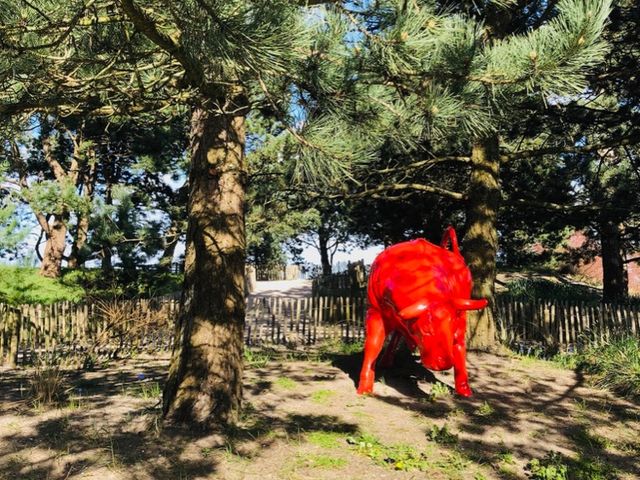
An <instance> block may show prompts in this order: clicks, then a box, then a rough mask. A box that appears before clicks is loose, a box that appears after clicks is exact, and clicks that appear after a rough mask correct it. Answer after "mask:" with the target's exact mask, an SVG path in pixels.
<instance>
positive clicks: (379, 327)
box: [358, 307, 386, 395]
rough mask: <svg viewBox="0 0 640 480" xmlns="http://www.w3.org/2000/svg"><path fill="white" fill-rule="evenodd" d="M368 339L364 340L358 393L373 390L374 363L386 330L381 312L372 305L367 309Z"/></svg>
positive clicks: (366, 326)
mask: <svg viewBox="0 0 640 480" xmlns="http://www.w3.org/2000/svg"><path fill="white" fill-rule="evenodd" d="M365 328H366V330H365V332H366V339H365V342H364V360H363V361H362V370H361V371H360V383H359V384H358V394H359V395H362V394H366V393H372V392H373V380H374V378H375V371H374V369H373V365H374V363H375V361H376V358H378V355H379V354H380V351H381V350H382V345H383V344H384V338H385V336H386V332H385V329H384V322H383V321H382V316H381V315H380V312H379V311H378V310H377V309H375V308H373V307H371V308H369V310H368V311H367V320H366V325H365Z"/></svg>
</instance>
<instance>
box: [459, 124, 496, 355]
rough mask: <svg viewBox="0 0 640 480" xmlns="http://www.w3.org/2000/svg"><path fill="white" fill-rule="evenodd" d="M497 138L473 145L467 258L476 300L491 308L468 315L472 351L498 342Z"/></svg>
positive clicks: (469, 339) (465, 252)
mask: <svg viewBox="0 0 640 480" xmlns="http://www.w3.org/2000/svg"><path fill="white" fill-rule="evenodd" d="M498 147H499V141H498V138H497V137H496V136H493V137H490V138H487V139H484V140H481V141H478V142H476V143H475V144H474V145H473V148H472V152H471V165H472V167H471V177H470V184H469V194H468V198H469V200H468V204H467V211H466V216H467V219H466V233H465V237H464V256H465V259H466V261H467V264H468V266H469V269H470V270H471V275H472V277H473V292H472V296H473V298H486V299H487V300H489V306H488V307H487V308H485V309H484V310H481V311H479V312H477V311H471V312H468V322H467V337H468V344H469V347H470V348H475V349H481V350H485V349H489V348H491V347H492V346H494V345H495V342H496V326H495V318H494V315H493V311H492V308H493V299H494V293H495V279H496V254H497V252H498V232H497V226H496V225H497V214H498V204H499V201H500V177H499V175H500V152H499V148H498Z"/></svg>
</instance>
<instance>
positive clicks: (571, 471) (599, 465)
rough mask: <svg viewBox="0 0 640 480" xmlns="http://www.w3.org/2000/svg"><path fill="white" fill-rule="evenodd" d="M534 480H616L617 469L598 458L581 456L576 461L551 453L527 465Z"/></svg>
mask: <svg viewBox="0 0 640 480" xmlns="http://www.w3.org/2000/svg"><path fill="white" fill-rule="evenodd" d="M527 470H528V472H529V478H531V479H532V480H615V479H617V478H618V475H617V473H616V472H615V469H614V468H613V467H612V466H611V465H609V464H607V463H604V462H603V461H601V460H599V459H598V458H594V457H586V456H583V455H580V456H579V457H578V458H577V459H576V460H574V459H571V458H567V457H564V456H563V455H561V454H560V453H558V452H549V453H547V454H546V455H545V456H544V458H542V459H533V460H531V461H530V462H529V463H528V464H527Z"/></svg>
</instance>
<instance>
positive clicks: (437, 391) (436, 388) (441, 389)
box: [431, 382, 451, 400]
mask: <svg viewBox="0 0 640 480" xmlns="http://www.w3.org/2000/svg"><path fill="white" fill-rule="evenodd" d="M450 396H451V389H450V388H449V386H447V385H445V384H444V383H442V382H436V383H434V384H433V386H432V387H431V399H432V400H435V399H437V398H442V397H450Z"/></svg>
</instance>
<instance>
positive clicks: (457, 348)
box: [453, 331, 473, 397]
mask: <svg viewBox="0 0 640 480" xmlns="http://www.w3.org/2000/svg"><path fill="white" fill-rule="evenodd" d="M460 336H461V337H462V338H455V337H454V343H453V375H454V378H455V385H456V392H458V395H460V396H462V397H470V396H471V394H472V393H473V392H472V391H471V387H469V375H468V373H467V358H466V357H467V347H466V345H465V342H464V331H462V334H461V335H460Z"/></svg>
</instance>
